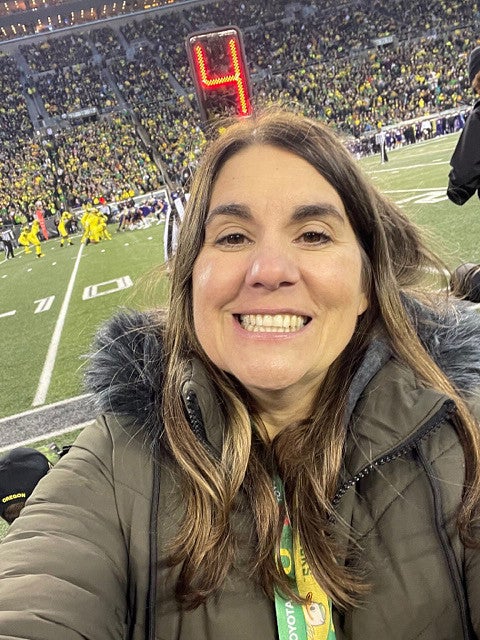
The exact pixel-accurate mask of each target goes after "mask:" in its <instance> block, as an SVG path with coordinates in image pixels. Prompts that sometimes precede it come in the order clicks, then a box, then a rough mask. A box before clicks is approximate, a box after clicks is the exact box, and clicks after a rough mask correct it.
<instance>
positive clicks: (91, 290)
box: [82, 276, 133, 300]
mask: <svg viewBox="0 0 480 640" xmlns="http://www.w3.org/2000/svg"><path fill="white" fill-rule="evenodd" d="M111 284H113V285H114V286H113V287H110V289H105V290H102V291H99V289H100V287H105V286H108V285H111ZM129 287H133V282H132V279H131V278H130V276H123V277H122V278H115V279H114V280H107V281H106V282H99V283H98V284H92V285H90V286H89V287H85V289H84V290H83V295H82V300H91V299H92V298H98V297H100V296H106V295H108V294H109V293H115V292H116V291H122V290H123V289H128V288H129Z"/></svg>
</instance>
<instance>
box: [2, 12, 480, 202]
mask: <svg viewBox="0 0 480 640" xmlns="http://www.w3.org/2000/svg"><path fill="white" fill-rule="evenodd" d="M175 4H177V5H180V4H181V3H179V2H177V3H175ZM479 23H480V14H479V11H478V5H477V3H473V4H472V3H471V2H466V0H454V1H447V0H440V1H439V2H437V3H434V4H433V5H432V4H431V3H430V2H427V0H419V1H418V2H416V3H411V2H409V1H407V0H395V1H393V2H391V3H388V4H386V3H383V2H381V1H380V0H373V1H367V0H358V1H353V2H349V3H345V2H343V3H338V2H334V0H326V2H323V3H321V4H320V3H309V2H308V1H307V2H303V3H302V2H289V1H287V0H250V1H248V2H247V1H245V2H240V3H238V2H236V1H234V0H221V1H220V0H219V1H217V2H209V3H205V4H202V5H196V6H194V7H190V6H188V5H184V6H182V7H180V6H178V7H170V6H169V7H168V10H166V11H164V10H162V11H158V12H156V13H153V14H151V13H150V14H147V15H145V16H143V15H142V14H138V15H136V16H135V17H134V19H132V20H129V21H128V23H126V24H123V25H121V26H118V25H114V24H113V23H112V25H108V26H103V27H102V28H99V29H97V28H93V27H92V28H91V30H90V31H89V30H88V29H84V30H82V33H79V32H75V33H67V34H66V35H64V34H62V35H59V36H56V35H55V34H53V35H52V36H51V37H48V38H46V39H43V40H42V41H40V42H36V41H33V42H31V43H28V44H24V43H22V42H21V41H20V43H19V48H18V56H17V59H18V57H19V56H20V58H21V60H23V62H24V64H23V65H22V69H21V71H19V68H18V67H17V65H16V62H15V60H14V59H13V58H12V57H10V56H7V55H4V54H2V55H0V73H1V76H0V105H1V107H0V124H1V125H2V126H1V132H0V137H1V140H2V148H1V149H0V159H1V160H2V163H1V165H2V166H1V167H0V177H1V179H2V184H1V185H0V212H1V211H2V210H3V211H11V210H14V211H15V210H17V209H18V210H19V211H21V212H23V213H25V214H28V212H29V210H30V209H31V206H32V202H34V201H35V199H38V198H42V199H43V200H44V201H46V202H52V203H53V205H52V207H53V208H54V207H57V208H58V207H60V206H61V205H62V203H66V204H67V205H68V206H74V205H75V204H76V203H78V202H81V201H82V200H84V199H86V198H87V199H91V198H94V197H99V196H103V197H106V198H114V199H115V198H119V197H120V196H121V194H122V193H128V192H130V191H132V190H133V192H134V193H135V194H136V195H137V194H140V193H145V192H147V191H148V190H150V189H155V188H157V187H158V186H160V185H161V184H162V181H163V179H164V178H166V179H167V180H168V181H169V182H170V183H171V185H172V186H175V185H180V184H182V183H183V182H184V180H185V179H186V178H188V175H189V173H190V172H191V170H192V168H193V167H194V166H195V163H196V158H197V157H198V155H199V153H200V152H201V149H202V146H203V144H204V141H205V132H204V129H203V127H202V123H201V122H200V119H199V113H198V109H197V106H196V99H195V95H194V89H193V83H192V81H191V78H190V75H189V71H188V61H187V55H186V50H185V38H186V36H187V34H189V33H192V32H194V31H197V30H199V29H202V28H205V27H215V26H225V25H226V24H236V25H238V26H240V27H241V28H242V30H243V36H244V42H245V49H246V55H247V59H248V61H249V66H250V71H251V76H252V80H253V86H254V99H255V102H256V104H258V105H260V106H262V105H268V104H271V103H281V104H286V105H289V106H290V107H293V108H296V109H298V110H301V111H303V112H304V113H306V114H308V115H311V116H315V117H318V118H321V119H323V120H326V121H327V122H328V123H330V124H332V126H335V127H336V128H338V129H340V130H341V131H343V132H344V133H345V135H346V136H347V137H348V138H349V139H350V145H351V146H352V148H354V149H355V151H356V152H358V153H365V152H369V151H371V150H372V148H373V142H372V140H374V134H375V133H376V132H377V131H379V130H380V129H385V128H387V129H388V132H387V145H388V146H390V147H392V146H398V145H401V144H407V143H414V142H417V141H419V140H422V139H425V137H430V136H434V135H443V134H444V133H447V132H450V131H452V130H456V129H458V128H459V127H461V126H462V120H463V121H464V118H465V114H466V113H467V111H468V109H469V106H470V104H471V102H472V100H473V96H472V94H471V92H470V90H469V84H468V78H467V77H466V59H467V55H468V52H469V51H471V49H472V48H473V47H474V46H475V44H477V43H479V42H480V40H479V35H478V34H479ZM0 48H1V47H0ZM91 107H93V108H95V109H96V110H97V111H98V114H99V117H98V118H97V119H96V120H95V121H93V122H88V123H83V124H76V123H75V122H72V121H70V120H69V118H68V114H71V113H72V112H78V111H80V110H82V109H88V108H91ZM447 110H455V112H456V113H455V114H452V116H448V117H447V116H443V117H439V116H438V115H437V114H439V113H441V112H444V111H447ZM108 114H110V115H108ZM42 119H45V127H44V128H43V129H42V128H41V127H40V125H39V124H38V123H39V122H41V121H42ZM415 119H421V120H424V121H425V122H428V123H429V124H428V126H425V127H424V128H422V126H423V125H422V122H421V121H419V122H418V123H416V122H415V123H411V124H406V125H402V124H401V123H402V122H404V121H409V120H415ZM439 121H440V124H439ZM32 123H33V124H32ZM49 127H50V133H48V134H47V133H46V131H47V129H49ZM34 129H36V130H37V131H35V132H34ZM40 129H41V130H40ZM162 171H163V173H164V178H162Z"/></svg>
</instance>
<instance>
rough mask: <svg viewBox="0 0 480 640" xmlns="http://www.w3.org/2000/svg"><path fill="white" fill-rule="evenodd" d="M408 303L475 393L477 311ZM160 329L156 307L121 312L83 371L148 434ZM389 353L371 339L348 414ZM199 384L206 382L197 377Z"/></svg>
mask: <svg viewBox="0 0 480 640" xmlns="http://www.w3.org/2000/svg"><path fill="white" fill-rule="evenodd" d="M406 306H407V309H408V312H409V314H410V316H411V318H412V319H413V322H414V325H415V327H416V329H417V332H418V334H419V336H420V338H421V340H422V342H423V344H424V345H425V347H426V349H427V350H428V352H429V354H430V355H431V357H432V358H433V359H434V360H435V362H436V363H437V364H438V365H439V366H440V367H441V369H442V370H443V371H444V372H445V373H446V374H447V376H448V377H449V378H450V379H451V380H452V381H453V383H454V384H455V386H456V387H457V388H458V389H459V390H460V391H461V392H462V393H463V394H464V395H465V396H466V397H469V398H471V397H472V395H474V394H479V393H480V314H479V313H478V312H477V311H476V310H475V309H474V308H473V307H472V305H470V304H467V303H463V302H458V303H456V304H455V305H454V306H452V307H451V308H450V310H449V312H448V313H447V312H446V313H444V314H443V315H442V316H440V315H438V314H436V313H435V312H434V311H432V310H431V309H430V308H427V307H425V306H424V305H422V304H420V303H418V302H417V301H413V300H412V299H407V300H406ZM161 334H162V331H161V323H160V322H159V318H158V316H156V315H155V313H154V312H138V311H129V310H123V311H121V312H119V313H118V314H117V315H116V316H115V317H113V318H112V319H111V320H109V321H108V322H107V323H106V324H105V325H104V326H103V327H101V329H100V330H99V331H98V333H97V335H96V338H95V341H94V344H93V351H92V353H91V354H90V356H89V364H88V367H87V370H86V375H85V385H86V388H87V391H89V392H91V393H92V394H93V402H94V404H95V409H96V410H97V411H98V412H100V413H104V412H113V413H118V414H127V415H130V416H132V418H133V419H134V423H135V424H136V425H137V427H139V428H142V429H146V430H147V432H149V433H150V434H153V433H154V432H155V430H156V429H158V426H157V427H155V425H154V424H153V422H154V421H155V419H154V412H153V409H154V404H155V397H156V394H157V393H158V390H159V389H161V386H162V374H163V369H164V362H163V351H162V340H161ZM390 358H391V352H390V349H389V347H388V345H387V344H386V343H385V342H384V341H382V340H380V339H376V340H374V341H373V342H372V344H371V345H370V347H369V349H368V350H367V353H366V355H365V358H364V361H363V363H362V365H361V366H360V368H359V370H358V371H357V373H356V375H355V376H354V379H353V382H352V386H351V389H350V396H349V406H348V413H351V411H353V408H354V406H355V404H356V401H357V400H358V398H359V397H360V395H361V393H362V391H363V390H364V388H365V386H366V385H367V384H368V382H369V381H370V380H371V379H372V378H373V376H374V375H375V374H376V373H377V372H378V371H379V370H380V368H381V367H382V366H383V365H384V364H385V362H386V361H387V360H389V359H390ZM198 364H199V365H200V363H198ZM201 369H202V367H201V365H200V366H198V365H195V363H192V365H191V367H190V368H189V370H188V371H186V372H185V385H184V388H183V389H181V390H180V391H181V392H182V393H183V395H184V398H185V397H186V395H187V394H188V388H189V382H190V381H191V379H192V377H197V378H198V377H200V378H201V377H202V371H201ZM207 384H208V381H207ZM201 386H203V387H205V384H203V382H201ZM200 405H201V402H200ZM200 409H204V407H202V406H200Z"/></svg>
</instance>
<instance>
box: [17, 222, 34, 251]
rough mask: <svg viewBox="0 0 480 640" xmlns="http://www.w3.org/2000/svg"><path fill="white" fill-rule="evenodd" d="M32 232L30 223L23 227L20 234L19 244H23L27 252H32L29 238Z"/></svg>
mask: <svg viewBox="0 0 480 640" xmlns="http://www.w3.org/2000/svg"><path fill="white" fill-rule="evenodd" d="M29 232H30V228H29V227H28V225H25V226H24V227H22V230H21V231H20V235H19V236H18V244H21V245H22V247H25V253H32V250H31V249H30V241H29V240H28V234H29Z"/></svg>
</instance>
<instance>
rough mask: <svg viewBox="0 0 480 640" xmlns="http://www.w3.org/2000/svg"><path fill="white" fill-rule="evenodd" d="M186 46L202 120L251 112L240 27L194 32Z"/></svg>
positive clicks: (246, 114) (245, 114)
mask: <svg viewBox="0 0 480 640" xmlns="http://www.w3.org/2000/svg"><path fill="white" fill-rule="evenodd" d="M186 45H187V52H188V58H189V62H190V69H191V72H192V75H193V79H194V83H195V90H196V94H197V98H198V102H199V105H200V111H201V114H202V117H203V119H204V120H205V121H206V122H208V121H211V120H214V119H215V118H217V117H219V116H231V115H237V116H249V115H251V113H252V103H251V96H250V81H249V75H248V67H247V64H246V60H245V52H244V48H243V43H242V37H241V33H240V31H239V29H238V28H237V27H224V28H222V29H216V30H215V31H208V32H201V33H194V34H191V35H190V36H188V38H187V42H186Z"/></svg>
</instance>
